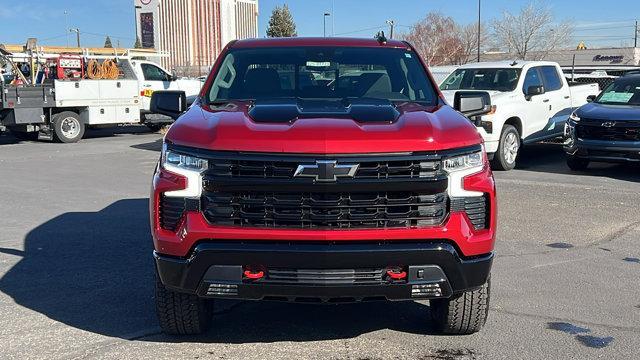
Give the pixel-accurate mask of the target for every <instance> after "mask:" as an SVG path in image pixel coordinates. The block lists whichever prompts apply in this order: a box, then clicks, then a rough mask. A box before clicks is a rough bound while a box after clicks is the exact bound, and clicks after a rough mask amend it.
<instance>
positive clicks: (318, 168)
mask: <svg viewBox="0 0 640 360" xmlns="http://www.w3.org/2000/svg"><path fill="white" fill-rule="evenodd" d="M358 166H359V165H358V164H345V165H343V164H340V165H338V164H337V162H336V161H335V160H316V163H315V164H309V165H306V164H303V165H298V168H297V169H296V172H295V173H294V174H293V176H294V177H312V178H315V180H316V181H318V182H335V181H337V180H338V178H339V177H353V176H354V175H355V174H356V171H358Z"/></svg>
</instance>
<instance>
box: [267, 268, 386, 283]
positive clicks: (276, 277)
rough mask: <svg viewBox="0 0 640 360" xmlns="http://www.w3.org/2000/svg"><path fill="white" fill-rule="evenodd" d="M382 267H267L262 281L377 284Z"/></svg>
mask: <svg viewBox="0 0 640 360" xmlns="http://www.w3.org/2000/svg"><path fill="white" fill-rule="evenodd" d="M384 275H385V271H384V269H329V270H325V269H269V270H268V271H267V275H266V277H265V279H264V280H263V281H262V282H264V283H271V284H295V285H379V284H382V283H383V282H384V280H383V279H384Z"/></svg>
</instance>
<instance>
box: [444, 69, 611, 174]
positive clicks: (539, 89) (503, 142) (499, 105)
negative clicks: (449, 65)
mask: <svg viewBox="0 0 640 360" xmlns="http://www.w3.org/2000/svg"><path fill="white" fill-rule="evenodd" d="M440 88H441V89H442V92H443V94H444V96H445V98H446V99H447V101H449V102H450V103H452V101H454V95H455V94H456V92H458V91H460V90H467V91H468V90H472V91H477V90H481V91H489V93H490V94H491V103H492V105H493V106H494V108H493V110H492V111H491V113H489V114H488V115H483V116H476V117H475V118H473V119H472V120H473V121H474V122H475V124H476V126H477V127H478V131H479V132H480V134H482V137H483V138H484V140H485V146H486V149H487V153H489V157H490V159H492V166H493V168H494V169H498V170H511V169H513V168H514V167H515V166H516V158H517V156H518V152H519V150H520V147H521V145H522V144H523V143H524V144H528V143H535V142H539V141H543V140H548V139H554V138H561V137H562V132H563V129H564V122H565V121H566V120H567V117H568V116H569V114H571V112H572V111H573V110H574V109H576V108H577V107H579V106H581V105H583V104H585V103H586V101H587V97H588V96H590V95H597V94H598V92H599V87H598V85H597V84H586V85H575V86H574V85H572V86H569V84H568V83H567V80H566V79H565V77H564V75H563V73H562V69H561V68H560V66H559V65H558V64H557V63H554V62H546V61H511V62H492V63H473V64H467V65H464V66H461V67H460V68H458V69H457V70H456V71H454V72H453V73H452V74H451V75H450V76H449V77H448V78H447V79H446V80H445V81H444V82H443V83H442V85H441V86H440Z"/></svg>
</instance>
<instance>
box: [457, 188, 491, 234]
mask: <svg viewBox="0 0 640 360" xmlns="http://www.w3.org/2000/svg"><path fill="white" fill-rule="evenodd" d="M451 211H464V212H465V213H466V214H467V217H468V218H469V221H471V223H472V224H473V227H474V228H475V229H476V230H481V229H487V228H488V227H489V200H488V198H487V197H486V196H477V197H465V198H455V199H451Z"/></svg>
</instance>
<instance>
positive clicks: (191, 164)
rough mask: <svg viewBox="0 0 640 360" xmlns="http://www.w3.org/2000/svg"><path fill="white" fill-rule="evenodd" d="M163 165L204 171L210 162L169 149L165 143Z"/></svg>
mask: <svg viewBox="0 0 640 360" xmlns="http://www.w3.org/2000/svg"><path fill="white" fill-rule="evenodd" d="M162 167H164V168H165V169H167V168H171V167H175V168H179V169H184V170H191V171H197V172H202V171H204V170H206V169H207V167H208V164H207V160H204V159H201V158H198V157H195V156H190V155H184V154H180V153H177V152H174V151H172V150H169V149H167V145H166V144H165V145H163V148H162Z"/></svg>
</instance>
